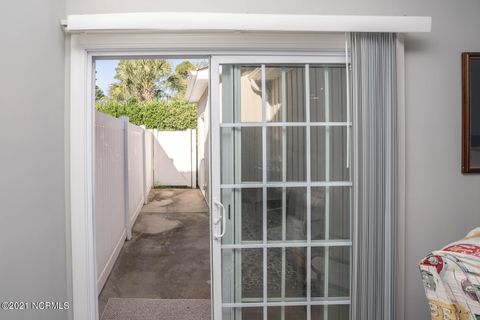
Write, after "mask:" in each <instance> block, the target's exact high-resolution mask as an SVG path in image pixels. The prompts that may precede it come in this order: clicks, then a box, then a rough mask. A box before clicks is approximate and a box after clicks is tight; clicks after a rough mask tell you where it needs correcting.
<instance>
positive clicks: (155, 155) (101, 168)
mask: <svg viewBox="0 0 480 320" xmlns="http://www.w3.org/2000/svg"><path fill="white" fill-rule="evenodd" d="M154 185H167V186H188V187H192V188H195V187H196V131H195V130H186V131H170V132H157V131H156V130H146V129H145V128H142V127H139V126H136V125H133V124H131V123H129V122H128V118H126V117H122V118H119V119H117V118H114V117H111V116H109V115H106V114H103V113H101V112H96V114H95V197H94V199H95V235H96V239H95V241H96V259H97V277H98V278H97V285H98V292H99V293H100V291H101V289H102V288H103V286H104V285H105V282H106V280H107V278H108V276H109V274H110V272H111V270H112V268H113V265H114V263H115V261H116V259H117V257H118V255H119V253H120V250H121V248H122V245H123V243H124V241H125V239H130V238H131V236H132V228H133V225H134V223H135V220H136V219H137V217H138V214H139V213H140V211H141V209H142V206H143V205H144V204H145V203H146V202H147V200H148V193H149V192H150V189H151V188H152V187H153V186H154Z"/></svg>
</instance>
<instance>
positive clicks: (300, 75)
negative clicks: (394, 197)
mask: <svg viewBox="0 0 480 320" xmlns="http://www.w3.org/2000/svg"><path fill="white" fill-rule="evenodd" d="M211 68H212V79H211V97H212V128H211V130H212V201H213V211H212V212H213V216H212V236H213V274H214V277H213V287H214V318H215V320H218V319H225V320H241V319H243V320H257V319H259V320H277V319H278V320H284V319H285V320H303V319H305V320H310V319H324V320H327V319H329V320H346V319H349V318H350V282H351V279H350V278H351V247H352V240H351V239H352V232H351V230H352V225H351V216H352V215H351V212H352V208H351V202H352V201H351V195H352V192H351V188H352V182H351V166H350V162H351V161H350V159H351V156H350V150H351V141H352V139H351V137H350V135H351V131H352V130H351V125H352V123H351V120H350V110H349V104H348V102H347V101H348V99H347V78H348V77H347V72H346V68H345V57H341V56H333V55H332V56H326V57H214V58H212V64H211Z"/></svg>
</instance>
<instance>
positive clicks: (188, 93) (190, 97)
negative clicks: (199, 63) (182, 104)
mask: <svg viewBox="0 0 480 320" xmlns="http://www.w3.org/2000/svg"><path fill="white" fill-rule="evenodd" d="M208 76H209V71H208V68H205V69H202V70H198V71H192V72H191V74H190V77H189V78H188V85H187V89H186V90H185V97H184V98H185V101H187V102H191V103H198V101H200V99H201V98H202V96H203V95H204V94H205V91H206V90H207V89H208Z"/></svg>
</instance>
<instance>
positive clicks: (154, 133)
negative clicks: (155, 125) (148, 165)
mask: <svg viewBox="0 0 480 320" xmlns="http://www.w3.org/2000/svg"><path fill="white" fill-rule="evenodd" d="M152 134H153V139H152V142H153V148H152V155H153V162H152V171H153V180H152V184H153V187H155V169H156V167H157V154H156V153H155V146H156V145H157V144H158V142H157V141H158V140H157V139H158V129H153V132H152Z"/></svg>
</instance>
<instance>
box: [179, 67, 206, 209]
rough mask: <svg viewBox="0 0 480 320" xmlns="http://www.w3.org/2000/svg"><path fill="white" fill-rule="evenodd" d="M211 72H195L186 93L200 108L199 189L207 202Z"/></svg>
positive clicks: (190, 78)
mask: <svg viewBox="0 0 480 320" xmlns="http://www.w3.org/2000/svg"><path fill="white" fill-rule="evenodd" d="M208 79H209V70H208V68H203V69H200V70H198V71H193V72H192V73H191V75H190V77H189V78H188V86H187V90H186V91H185V101H187V102H191V103H195V104H197V106H198V124H197V170H198V171H197V172H198V178H197V179H198V180H197V181H198V187H199V188H200V191H202V193H203V195H204V197H205V199H206V201H207V202H208V201H209V197H208V161H209V156H208V154H209V152H208V139H209V135H208V131H209V130H208V128H209V119H210V113H209V99H208Z"/></svg>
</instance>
